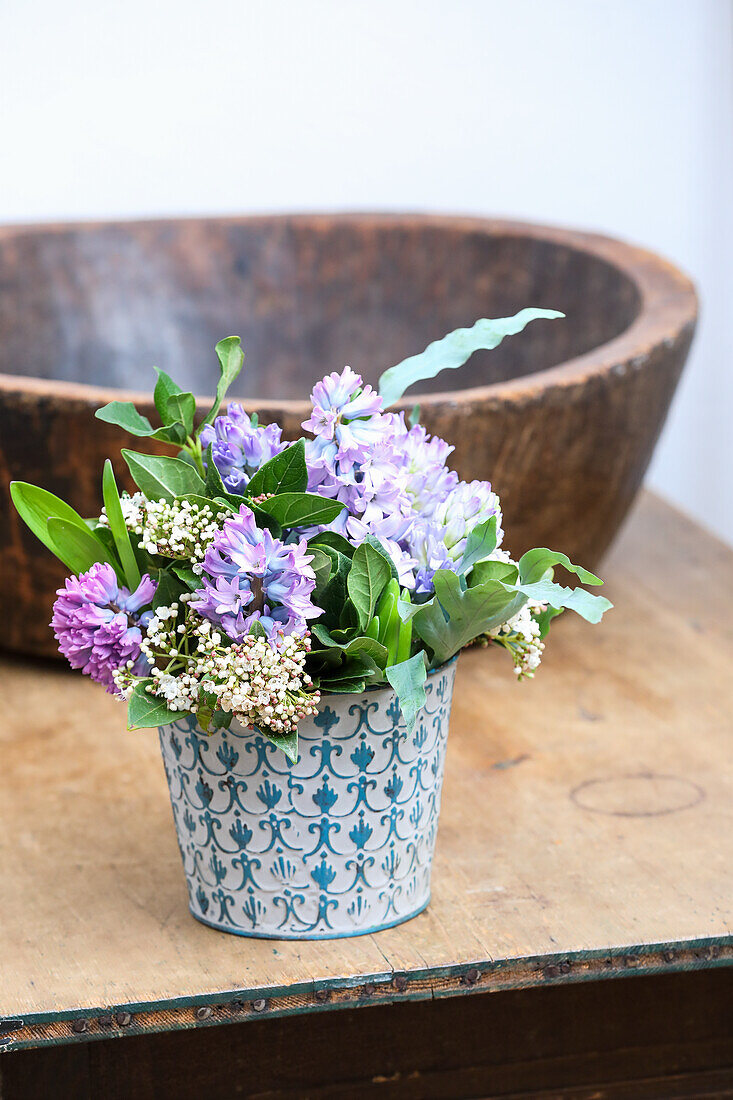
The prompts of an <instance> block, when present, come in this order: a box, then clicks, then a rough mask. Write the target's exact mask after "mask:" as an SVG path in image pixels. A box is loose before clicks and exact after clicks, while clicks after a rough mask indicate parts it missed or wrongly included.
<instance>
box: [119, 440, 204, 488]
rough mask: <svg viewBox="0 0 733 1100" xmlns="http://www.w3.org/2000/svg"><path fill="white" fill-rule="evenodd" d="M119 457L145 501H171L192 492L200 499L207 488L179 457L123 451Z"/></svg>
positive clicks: (193, 470) (194, 471)
mask: <svg viewBox="0 0 733 1100" xmlns="http://www.w3.org/2000/svg"><path fill="white" fill-rule="evenodd" d="M122 457H123V458H124V460H125V462H126V463H127V465H128V466H129V468H130V473H131V474H132V477H133V480H134V482H135V484H136V485H137V487H138V489H141V490H142V492H143V493H145V496H146V497H147V498H148V500H174V499H175V497H182V496H186V494H187V493H195V494H197V495H199V496H203V495H204V494H205V492H206V487H205V485H204V483H203V481H202V480H201V478H200V477H199V475H198V474H197V472H196V470H195V469H194V468H193V466H189V465H188V463H187V462H181V460H180V458H162V457H160V456H159V455H146V454H139V453H138V452H137V451H128V450H126V449H125V448H123V449H122Z"/></svg>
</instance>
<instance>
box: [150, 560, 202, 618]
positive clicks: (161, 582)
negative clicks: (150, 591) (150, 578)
mask: <svg viewBox="0 0 733 1100" xmlns="http://www.w3.org/2000/svg"><path fill="white" fill-rule="evenodd" d="M157 580H158V587H157V588H156V590H155V595H154V596H153V608H154V609H157V608H159V607H170V605H171V604H172V603H173V602H174V601H175V600H177V599H178V598H179V596H180V595H181V593H182V592H183V591H184V589H185V585H184V584H183V582H182V580H181V578H180V577H179V576H178V575H177V574H176V575H175V576H174V575H173V572H172V571H169V570H168V569H161V571H160V573H159V574H158V578H157ZM199 583H201V582H200V581H199Z"/></svg>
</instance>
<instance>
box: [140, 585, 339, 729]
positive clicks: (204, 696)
mask: <svg viewBox="0 0 733 1100" xmlns="http://www.w3.org/2000/svg"><path fill="white" fill-rule="evenodd" d="M187 602H188V597H187V596H186V595H183V596H182V597H181V603H182V604H184V605H185V603H187ZM141 648H142V651H143V653H144V654H145V656H146V657H147V659H148V661H149V662H150V665H151V671H150V676H151V677H152V679H153V681H154V682H153V684H151V685H150V686H149V687H148V689H147V690H148V691H149V692H150V694H151V695H155V696H158V697H160V698H162V699H165V701H166V704H167V706H168V707H169V709H170V710H174V711H183V712H194V713H195V712H196V711H197V710H198V709H199V708H202V709H207V710H209V711H211V710H214V709H220V710H223V711H226V712H227V713H230V714H231V715H232V717H233V718H236V719H237V721H239V722H241V723H242V725H244V726H252V725H257V726H262V727H266V728H267V730H269V731H270V732H272V733H289V732H292V731H293V730H295V729H297V725H298V722H299V721H300V720H301V719H302V718H305V717H306V716H307V715H312V714H316V713H317V711H318V704H319V703H320V695H319V694H318V692H317V691H313V682H312V680H311V678H310V676H308V674H307V673H306V672H305V660H306V657H307V654H308V652H309V650H310V638H309V636H306V637H305V638H300V637H297V636H295V635H293V634H289V635H285V634H278V635H277V637H276V638H275V639H274V641H272V642H270V641H268V640H267V639H266V638H258V637H253V636H251V635H250V636H248V637H246V638H244V639H243V640H242V641H241V642H239V643H236V644H234V643H232V642H230V641H229V639H228V638H226V637H224V636H222V634H221V633H220V631H219V630H217V629H216V627H213V626H212V625H211V623H209V622H208V621H207V620H205V619H201V618H199V617H198V616H197V615H195V614H194V613H193V612H191V611H189V610H188V609H187V608H186V607H185V606H183V607H182V606H181V604H179V603H172V604H171V605H170V607H159V608H157V609H156V611H155V614H154V615H153V617H152V618H151V620H150V622H149V623H148V626H147V630H146V637H145V638H144V639H143V642H142V646H141Z"/></svg>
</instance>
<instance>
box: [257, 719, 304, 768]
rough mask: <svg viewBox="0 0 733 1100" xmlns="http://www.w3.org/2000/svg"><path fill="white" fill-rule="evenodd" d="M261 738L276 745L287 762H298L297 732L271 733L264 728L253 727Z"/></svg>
mask: <svg viewBox="0 0 733 1100" xmlns="http://www.w3.org/2000/svg"><path fill="white" fill-rule="evenodd" d="M254 728H255V729H256V730H258V731H259V732H260V733H261V734H262V736H263V737H266V738H267V739H268V741H272V743H273V745H276V746H277V747H278V748H279V749H282V751H283V752H284V753H285V755H286V756H287V758H288V760H290V761H292V763H293V764H297V762H298V731H297V730H293V731H292V732H291V733H272V732H271V731H270V730H269V729H267V727H266V726H255V727H254Z"/></svg>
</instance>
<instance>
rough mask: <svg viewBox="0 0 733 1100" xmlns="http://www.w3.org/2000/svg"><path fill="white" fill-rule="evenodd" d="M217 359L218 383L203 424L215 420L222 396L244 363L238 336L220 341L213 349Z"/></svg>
mask: <svg viewBox="0 0 733 1100" xmlns="http://www.w3.org/2000/svg"><path fill="white" fill-rule="evenodd" d="M214 350H215V351H216V354H217V357H218V359H219V369H220V372H221V373H220V375H219V381H218V383H217V386H216V397H215V398H214V404H213V405H212V406H211V408H210V409H209V412H208V413H207V414H206V417H205V418H204V424H212V423H213V422H214V420H215V418H216V415H217V413H218V412H219V409H220V408H221V403H222V401H223V400H224V396H225V394H226V392H227V390H228V389H229V387H230V386H231V384H232V382H233V381H234V379H235V378H236V377H237V375H238V374H239V372H240V371H241V369H242V363H243V362H244V352H243V351H242V342H241V340H240V339H239V337H238V336H227V337H225V338H224V339H223V340H220V341H219V343H218V344H217V345H216V348H215V349H214Z"/></svg>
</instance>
